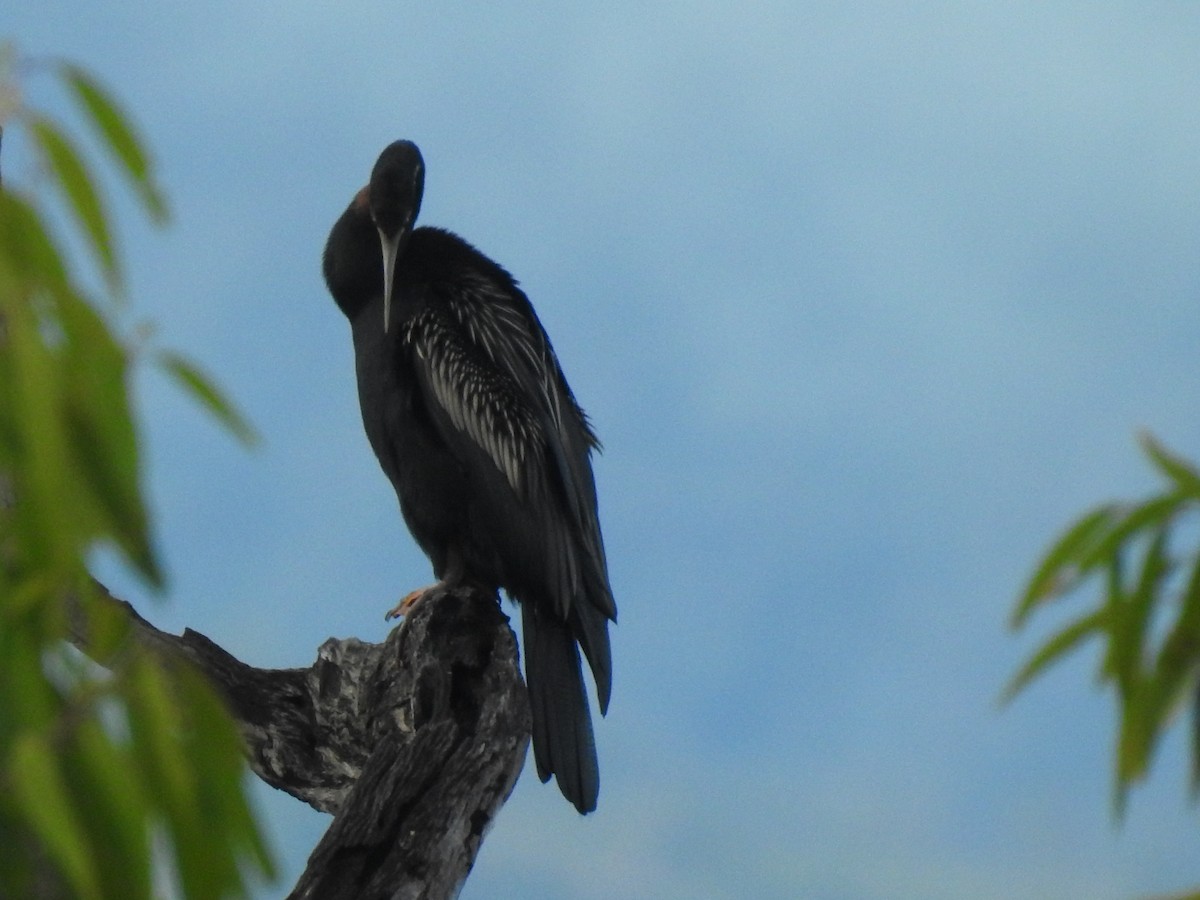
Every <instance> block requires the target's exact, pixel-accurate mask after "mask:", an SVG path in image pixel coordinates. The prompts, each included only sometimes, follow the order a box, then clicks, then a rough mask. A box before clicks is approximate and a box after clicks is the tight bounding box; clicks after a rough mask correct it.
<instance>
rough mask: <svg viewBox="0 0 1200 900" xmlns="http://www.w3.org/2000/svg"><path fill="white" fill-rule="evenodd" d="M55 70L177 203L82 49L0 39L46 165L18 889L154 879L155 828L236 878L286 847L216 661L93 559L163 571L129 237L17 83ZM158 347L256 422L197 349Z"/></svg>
mask: <svg viewBox="0 0 1200 900" xmlns="http://www.w3.org/2000/svg"><path fill="white" fill-rule="evenodd" d="M46 73H49V74H50V75H51V76H52V77H54V78H56V79H57V80H58V81H59V82H60V83H61V84H62V86H63V87H64V89H65V91H66V93H67V95H68V96H69V97H70V98H71V100H72V102H73V103H74V104H75V105H76V107H77V108H78V110H79V111H80V112H81V113H82V116H83V120H84V122H85V124H86V126H87V127H88V128H89V130H90V131H91V132H92V133H93V135H94V136H95V138H96V139H97V140H98V141H99V143H100V145H101V146H102V147H103V148H104V149H105V151H106V153H107V155H108V157H109V158H110V159H111V161H112V163H113V164H115V167H116V169H117V171H118V172H119V173H120V174H121V175H122V176H123V178H124V179H125V181H127V182H128V184H129V185H130V186H131V187H132V189H133V192H134V194H135V195H136V196H137V197H138V198H139V201H140V205H141V209H142V210H143V212H144V213H145V214H146V215H147V216H148V217H149V218H150V219H151V220H152V221H154V222H157V223H162V222H164V221H165V220H166V203H165V200H164V199H163V192H162V190H161V188H160V187H159V185H158V183H157V180H156V177H155V173H154V169H153V165H152V164H151V161H150V158H149V157H148V155H147V154H146V153H145V152H144V151H143V149H142V144H141V142H140V141H139V140H138V138H137V137H136V135H135V133H134V130H133V128H132V127H131V126H130V124H129V121H128V119H127V118H126V116H125V115H124V114H123V113H122V112H121V111H120V109H119V108H118V106H117V104H116V103H115V101H114V100H113V99H112V97H111V96H110V95H109V93H108V92H107V91H106V90H104V89H103V88H102V87H101V86H100V84H99V83H98V82H97V81H96V80H94V79H93V78H92V77H91V76H90V75H89V74H88V73H86V72H85V71H84V70H82V69H80V68H79V67H77V66H74V65H72V64H69V63H63V62H50V63H46V62H33V63H31V62H29V61H28V60H23V59H22V58H21V57H19V56H18V54H17V53H16V51H15V49H14V48H13V47H12V46H11V45H4V46H0V136H2V137H3V138H6V139H9V140H11V139H12V138H13V137H16V138H17V139H18V140H20V139H24V140H27V141H28V142H29V145H30V147H31V148H32V150H33V152H34V154H35V156H36V158H37V159H38V160H39V161H40V167H41V170H42V171H43V172H44V174H45V176H46V177H45V178H44V179H39V180H38V181H37V183H36V184H35V185H34V186H32V187H26V186H22V185H19V184H14V183H13V180H12V179H11V178H5V179H4V181H3V182H0V834H3V835H4V840H3V841H0V895H2V896H73V897H85V898H98V897H150V896H152V887H153V884H152V882H153V878H152V873H153V871H154V864H153V862H152V859H153V857H152V853H151V849H152V844H153V843H154V842H155V841H159V842H160V846H161V847H163V848H164V849H165V850H166V851H167V854H168V856H167V859H169V860H170V862H171V864H172V869H171V870H172V871H174V872H175V873H176V875H177V878H178V882H179V887H180V889H181V891H182V893H183V895H184V896H187V897H223V896H229V895H230V894H240V893H244V890H245V878H246V877H247V875H248V874H249V873H250V872H253V871H258V872H261V873H265V874H269V873H270V871H271V863H270V860H269V857H268V855H267V851H266V848H265V845H264V843H263V839H262V837H261V836H260V834H259V832H258V829H257V826H256V825H255V823H254V820H253V817H252V816H251V814H250V810H249V806H248V804H247V801H246V797H245V795H244V775H245V763H244V760H243V758H242V754H241V746H242V745H241V741H240V738H239V736H238V733H237V731H236V729H235V728H234V726H233V725H232V724H231V722H230V721H229V718H228V715H227V713H226V711H225V709H224V707H223V706H222V704H221V701H220V700H218V699H217V698H216V697H215V695H213V693H212V691H211V689H210V688H209V686H208V684H207V682H206V681H205V680H204V679H203V678H202V677H200V676H199V675H198V674H197V673H196V672H194V671H192V670H191V669H189V668H188V667H186V666H182V665H180V664H178V663H177V662H168V661H165V660H163V659H161V658H160V657H158V656H157V655H155V654H153V653H149V652H145V651H144V650H142V649H140V648H139V647H138V646H137V645H136V644H135V643H133V642H131V641H129V640H128V632H129V627H128V624H127V622H126V621H125V619H124V618H123V617H121V616H117V615H114V614H113V613H112V611H111V609H110V608H109V607H108V606H107V605H105V604H104V603H103V602H101V598H100V597H99V595H98V593H97V591H96V589H95V587H94V585H93V584H92V582H91V580H90V578H89V577H88V574H87V569H86V559H87V557H88V554H89V553H91V552H92V551H93V549H94V548H96V547H98V546H113V547H116V548H117V549H118V550H119V552H120V553H121V555H122V557H123V558H124V559H125V560H126V561H127V562H128V564H129V565H130V566H131V568H132V569H133V570H134V571H136V572H137V573H138V574H139V575H140V576H141V577H142V578H143V579H144V581H145V582H146V583H147V584H148V585H150V586H151V587H153V588H154V589H156V590H159V591H161V590H162V589H163V587H164V576H163V572H162V567H161V564H160V563H159V560H158V555H157V553H156V551H155V547H154V540H153V528H152V522H151V521H150V517H149V514H148V512H147V508H146V504H145V501H144V497H143V493H142V487H141V481H140V475H141V471H142V467H141V463H140V453H139V441H138V435H137V430H136V428H135V423H134V417H133V408H132V404H131V402H130V396H129V379H130V374H131V368H132V365H133V364H134V363H135V362H136V361H137V359H138V358H139V357H138V355H137V354H135V353H134V352H133V350H132V349H131V348H130V346H129V345H128V344H127V343H126V342H124V341H122V339H121V338H120V337H119V336H118V334H117V333H116V331H115V330H114V327H113V325H112V323H111V321H110V319H111V318H112V317H113V315H114V314H115V313H116V312H117V311H119V309H120V308H121V307H122V306H123V304H124V293H125V283H124V277H123V274H122V267H121V261H120V256H119V254H118V252H117V249H116V244H115V241H114V237H113V228H112V224H111V220H110V218H109V216H108V213H107V211H106V208H105V203H104V199H103V193H102V191H101V189H100V186H99V182H98V181H97V180H96V179H95V177H94V175H93V167H92V165H91V161H90V160H89V159H87V158H86V157H85V155H84V154H83V153H82V152H81V151H80V149H79V147H78V145H77V144H76V142H75V141H74V140H73V138H72V137H71V136H70V134H68V133H67V131H66V130H65V129H63V128H62V127H61V126H60V125H59V124H58V123H57V122H56V121H55V120H54V119H52V118H51V117H50V116H48V115H45V114H43V113H41V112H39V111H37V110H34V109H31V108H29V107H27V106H26V105H24V104H23V102H22V100H21V90H20V88H21V84H22V82H21V78H22V77H32V76H35V75H41V74H46ZM43 184H49V185H50V186H52V187H53V188H55V189H56V190H57V192H58V193H59V194H60V195H61V197H62V199H63V201H64V209H65V219H66V223H67V224H68V225H70V226H71V227H74V228H76V229H78V230H79V232H80V233H81V234H82V236H83V237H84V239H85V245H86V246H87V248H88V250H89V252H90V258H91V260H92V262H93V264H94V265H95V267H96V268H97V270H98V272H99V274H100V275H101V282H102V283H103V285H104V289H105V292H106V297H105V298H104V299H105V300H107V302H106V303H104V304H102V303H100V302H98V301H97V300H96V299H95V298H93V297H90V296H89V295H88V292H87V291H86V290H85V289H84V288H83V287H81V285H80V283H79V281H78V280H77V278H76V276H75V273H74V271H73V268H72V266H71V265H70V261H69V259H68V257H67V256H66V254H64V253H63V252H62V250H61V248H60V245H59V243H58V242H57V241H56V240H55V237H54V235H53V230H52V228H51V227H50V224H49V219H48V217H47V215H46V213H45V211H44V209H45V198H44V196H43V193H44V192H43V191H42V190H41V185H43ZM152 358H153V359H154V360H155V361H156V362H157V363H158V365H159V366H160V367H161V368H162V369H163V371H165V372H166V373H167V374H168V375H169V376H170V377H171V378H172V379H174V381H175V382H176V383H177V384H178V385H179V386H180V387H181V388H182V389H183V390H184V392H185V393H186V394H187V395H188V396H189V397H191V398H192V399H193V400H194V401H195V402H198V403H199V404H200V405H201V406H203V407H204V408H206V409H208V410H210V411H211V412H212V413H214V414H215V417H216V418H217V419H218V421H220V422H222V423H224V424H225V425H226V426H228V427H229V428H230V429H231V430H232V432H233V433H234V434H235V435H236V436H238V437H239V438H241V439H242V440H244V441H249V440H251V439H252V438H253V431H252V429H251V428H250V426H249V425H248V424H247V423H246V422H245V420H244V419H243V418H242V416H241V415H240V414H239V413H238V412H237V411H236V409H235V408H234V407H233V406H232V405H231V404H230V403H229V402H228V401H227V400H226V399H225V398H224V397H223V395H222V394H221V393H220V391H218V390H217V389H216V388H215V387H214V386H213V385H212V383H211V381H210V380H209V379H208V378H207V377H206V376H205V375H204V374H203V373H202V372H201V370H200V369H199V368H198V367H197V366H195V364H193V363H191V362H189V361H187V360H186V359H184V358H183V357H181V356H179V355H178V354H175V353H172V352H168V351H160V352H158V353H157V354H155V355H154V356H153V357H152ZM79 630H83V631H85V632H86V633H87V634H88V635H89V641H90V642H91V644H92V645H93V646H94V647H96V648H98V652H100V653H103V654H105V655H108V656H111V657H113V658H114V659H115V660H116V661H117V664H114V665H113V666H112V667H111V672H110V674H108V675H101V674H100V673H99V672H98V671H97V670H96V668H95V667H94V666H92V665H91V664H89V663H86V662H85V661H83V660H82V659H81V658H80V657H79V656H78V654H77V653H76V652H75V651H74V650H72V649H69V648H68V647H67V646H66V643H65V639H66V637H67V636H68V633H69V632H75V631H79Z"/></svg>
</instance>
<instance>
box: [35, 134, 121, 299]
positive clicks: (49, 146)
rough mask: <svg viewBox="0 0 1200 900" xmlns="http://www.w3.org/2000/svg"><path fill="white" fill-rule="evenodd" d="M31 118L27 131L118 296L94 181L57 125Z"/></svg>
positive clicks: (115, 266) (110, 244) (105, 222)
mask: <svg viewBox="0 0 1200 900" xmlns="http://www.w3.org/2000/svg"><path fill="white" fill-rule="evenodd" d="M32 118H33V122H32V127H31V129H30V130H31V131H32V133H33V136H34V138H35V139H36V141H37V144H38V146H39V147H40V148H41V150H42V152H43V153H44V154H45V157H46V160H47V162H48V163H49V164H50V168H51V170H52V171H53V173H54V176H55V178H56V179H57V181H58V184H59V186H60V187H61V188H62V190H63V194H64V195H65V196H66V198H67V200H68V201H69V202H70V206H71V209H72V210H73V212H74V214H75V218H76V219H77V220H78V223H79V225H80V227H81V228H82V229H83V232H84V234H86V235H87V237H88V240H89V242H90V243H91V246H92V250H93V251H94V252H95V254H96V259H97V261H98V262H99V264H100V271H101V272H102V273H103V274H104V277H105V280H106V281H107V282H108V285H109V288H110V289H111V290H112V291H113V292H114V293H119V292H120V291H121V289H122V284H123V282H122V279H121V272H120V267H119V265H118V262H117V256H116V252H115V251H114V249H113V242H112V236H111V234H110V233H109V228H108V217H107V216H106V215H105V212H104V206H103V204H102V203H101V202H100V195H99V193H97V191H96V182H95V181H94V180H93V178H92V176H91V173H90V172H89V171H88V167H87V164H86V163H85V162H84V161H83V158H82V157H81V156H80V155H79V153H78V152H77V151H76V149H75V146H74V144H73V143H72V142H71V140H70V139H69V138H67V136H66V135H65V134H63V132H62V131H61V130H60V129H59V128H58V126H56V125H55V124H54V123H53V122H51V121H50V120H49V119H47V118H45V117H44V116H38V115H35V116H33V117H32Z"/></svg>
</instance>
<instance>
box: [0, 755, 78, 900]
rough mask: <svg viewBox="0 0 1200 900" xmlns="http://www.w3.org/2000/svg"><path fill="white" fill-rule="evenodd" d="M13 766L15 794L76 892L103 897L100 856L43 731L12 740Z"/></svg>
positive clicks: (48, 850)
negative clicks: (91, 847)
mask: <svg viewBox="0 0 1200 900" xmlns="http://www.w3.org/2000/svg"><path fill="white" fill-rule="evenodd" d="M9 771H10V772H11V774H12V777H11V780H10V785H9V788H10V790H11V791H12V794H13V798H14V799H15V800H16V802H17V803H18V804H19V805H20V807H21V809H22V811H23V812H24V814H25V816H26V817H27V820H28V821H29V823H30V824H31V825H32V826H33V828H34V829H35V831H36V833H37V836H38V838H39V839H40V840H41V842H42V845H43V846H44V847H45V849H46V851H47V852H48V853H49V855H50V857H51V859H53V860H54V861H55V862H56V863H57V864H58V866H59V868H60V870H61V871H62V874H63V875H64V877H66V879H67V880H68V881H69V882H70V884H71V886H72V887H73V889H74V890H75V892H76V895H77V896H79V897H84V898H89V897H100V896H101V892H100V879H99V877H98V873H97V871H96V861H95V860H94V859H92V858H91V855H90V852H89V846H88V840H87V835H86V832H85V830H84V828H83V823H82V822H81V821H80V817H79V814H78V811H77V809H76V806H75V801H74V799H73V798H72V797H71V796H70V793H69V792H68V790H67V785H66V783H65V781H64V780H63V776H62V773H61V772H60V771H59V768H58V757H57V754H55V753H54V750H53V748H52V747H51V746H50V745H49V744H48V743H47V742H46V741H45V740H44V739H43V738H41V737H39V736H38V735H35V734H31V733H26V734H24V735H22V736H21V737H19V738H18V739H17V741H16V743H15V744H14V746H13V749H12V753H11V756H10V759H9Z"/></svg>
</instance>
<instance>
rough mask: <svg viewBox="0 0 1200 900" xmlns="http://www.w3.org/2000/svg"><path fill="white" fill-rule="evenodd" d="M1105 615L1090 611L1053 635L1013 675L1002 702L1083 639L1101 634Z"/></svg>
mask: <svg viewBox="0 0 1200 900" xmlns="http://www.w3.org/2000/svg"><path fill="white" fill-rule="evenodd" d="M1107 614H1108V611H1107V610H1106V609H1105V608H1103V607H1101V608H1100V609H1097V610H1093V611H1092V612H1090V613H1088V614H1087V615H1085V616H1082V617H1080V618H1078V619H1076V620H1075V621H1074V622H1072V623H1071V624H1070V625H1067V626H1066V627H1065V628H1063V629H1062V631H1060V632H1059V633H1058V634H1056V635H1054V637H1052V638H1050V639H1049V640H1048V641H1046V643H1044V644H1043V645H1042V646H1041V647H1040V648H1039V649H1038V650H1037V651H1036V652H1035V653H1034V654H1033V655H1032V656H1030V657H1029V659H1028V660H1027V661H1026V662H1025V665H1023V666H1021V669H1020V671H1018V672H1017V674H1016V675H1015V676H1013V679H1012V681H1010V682H1009V683H1008V686H1007V687H1006V688H1005V689H1004V693H1003V695H1002V696H1001V702H1002V703H1008V702H1009V701H1011V700H1012V698H1013V697H1015V696H1016V695H1017V694H1018V693H1019V692H1020V691H1021V690H1022V689H1024V688H1025V686H1026V685H1028V684H1029V682H1030V681H1032V680H1033V679H1034V678H1036V677H1037V676H1038V675H1040V674H1041V673H1042V671H1043V670H1045V669H1046V667H1047V666H1049V665H1051V664H1052V663H1056V662H1058V661H1059V660H1060V659H1062V658H1063V657H1065V656H1066V655H1067V654H1068V653H1070V652H1071V651H1072V650H1074V649H1075V648H1076V647H1077V646H1079V644H1080V643H1082V642H1083V641H1084V640H1085V639H1086V638H1089V637H1091V636H1092V635H1093V634H1094V633H1096V632H1100V631H1103V629H1104V627H1105V624H1106V620H1107Z"/></svg>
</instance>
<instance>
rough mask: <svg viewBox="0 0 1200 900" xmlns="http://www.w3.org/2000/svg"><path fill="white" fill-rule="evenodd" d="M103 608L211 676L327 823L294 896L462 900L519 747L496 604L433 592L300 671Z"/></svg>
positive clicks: (283, 776) (253, 742)
mask: <svg viewBox="0 0 1200 900" xmlns="http://www.w3.org/2000/svg"><path fill="white" fill-rule="evenodd" d="M105 593H107V591H106V592H105ZM110 596H111V595H110ZM113 602H114V603H119V604H121V605H122V606H123V607H124V608H125V610H126V613H127V615H128V616H129V618H130V621H131V623H132V624H133V628H134V634H135V636H136V638H137V640H138V641H139V642H140V643H142V644H144V645H147V646H151V647H154V648H157V649H158V650H159V651H160V652H164V653H168V654H171V655H173V656H177V657H183V658H186V659H188V660H190V661H191V662H193V663H194V664H195V665H196V666H198V667H199V668H200V669H201V670H202V671H204V672H205V673H206V674H207V675H208V676H209V678H210V679H211V680H212V682H213V683H214V684H215V685H216V686H217V688H218V689H219V690H220V691H221V693H222V694H223V695H224V697H225V698H226V700H227V702H228V704H229V707H230V710H231V711H232V713H233V716H234V718H235V719H236V721H237V722H238V724H239V725H240V727H241V730H242V733H243V735H244V736H245V740H246V746H247V754H248V756H249V759H250V765H251V768H252V769H253V770H254V771H255V773H257V774H258V775H259V777H261V778H262V779H263V780H264V781H266V782H267V783H268V784H271V785H272V786H274V787H277V788H279V789H281V790H284V791H287V792H288V793H290V794H292V795H293V796H295V797H298V798H299V799H301V800H304V801H305V802H307V803H309V804H310V805H312V806H313V807H315V808H316V809H319V810H322V811H324V812H330V813H333V814H334V816H335V817H334V820H333V823H332V824H331V825H330V827H329V830H328V831H327V832H326V833H325V836H324V837H323V838H322V840H321V841H320V843H319V844H318V845H317V847H316V849H315V850H314V851H313V853H312V855H311V856H310V858H309V862H308V867H307V869H306V870H305V872H304V874H303V875H302V876H301V878H300V881H299V882H298V883H297V885H296V887H295V889H294V891H293V893H292V895H291V896H292V897H295V898H322V900H324V898H335V900H336V898H341V897H346V898H350V897H354V898H442V897H453V896H456V895H457V893H458V891H459V889H460V887H461V886H462V883H463V880H464V879H465V878H466V876H467V873H468V872H469V871H470V869H471V865H472V864H473V863H474V860H475V856H476V854H477V853H478V851H479V847H480V844H481V843H482V841H483V837H484V835H485V833H486V832H487V829H488V828H489V826H490V825H491V823H492V821H493V819H494V818H495V816H496V814H497V813H498V812H499V810H500V807H501V806H502V805H503V804H504V801H505V800H506V799H507V798H508V795H509V793H510V792H511V791H512V788H513V786H514V785H515V784H516V780H517V777H518V775H519V774H520V772H521V768H522V767H523V765H524V761H525V753H526V749H527V747H528V743H529V721H530V720H529V701H528V697H527V695H526V692H525V685H524V682H523V681H522V679H521V674H520V669H519V667H518V665H517V648H516V639H515V636H514V635H513V632H512V629H511V628H510V627H509V624H508V618H507V616H505V615H504V613H503V612H501V610H500V607H499V604H498V603H497V602H496V598H495V597H494V596H489V595H487V594H483V593H481V592H478V591H472V590H469V589H460V590H456V591H452V592H439V593H438V594H435V595H431V596H428V597H426V598H425V599H424V600H422V601H421V602H420V603H418V604H417V606H416V607H415V608H414V609H413V610H412V611H411V612H410V613H409V615H408V616H407V618H406V619H405V620H404V622H403V623H402V624H401V625H400V626H399V627H397V628H395V629H394V630H393V631H392V633H391V634H390V635H389V636H388V638H387V639H386V640H385V641H384V642H383V643H380V644H368V643H364V642H362V641H359V640H356V639H354V638H348V639H342V640H335V639H330V640H328V641H326V642H325V643H324V644H322V645H321V648H320V650H319V651H318V654H317V660H316V662H314V663H313V664H312V665H311V666H309V667H308V668H306V669H256V668H254V667H252V666H249V665H247V664H246V663H243V662H241V661H240V660H237V659H235V658H234V657H233V656H231V655H230V654H228V653H226V652H225V651H224V650H222V649H221V648H220V647H219V646H217V645H216V644H215V643H213V642H212V641H211V640H209V639H208V638H206V637H205V636H204V635H202V634H199V633H197V632H195V631H191V630H190V629H189V630H187V631H185V632H184V633H183V635H182V636H179V637H176V636H174V635H169V634H165V633H164V632H161V631H159V630H158V629H156V628H154V626H152V625H151V624H150V623H149V622H147V621H146V620H145V619H143V618H142V617H141V616H139V615H138V614H137V612H136V611H135V610H134V609H133V607H132V606H130V605H129V604H127V603H124V601H120V600H116V599H115V598H113ZM74 632H75V633H74V636H73V639H74V641H75V643H76V645H77V646H80V648H81V649H83V650H84V652H87V649H88V648H87V636H86V634H85V633H83V628H82V626H81V625H77V627H76V628H75V629H74ZM100 662H103V660H100Z"/></svg>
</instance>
